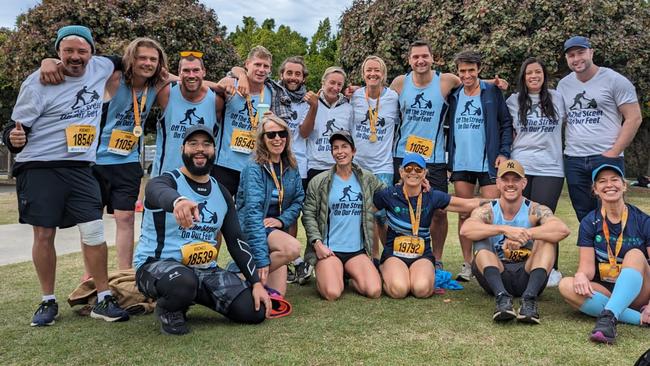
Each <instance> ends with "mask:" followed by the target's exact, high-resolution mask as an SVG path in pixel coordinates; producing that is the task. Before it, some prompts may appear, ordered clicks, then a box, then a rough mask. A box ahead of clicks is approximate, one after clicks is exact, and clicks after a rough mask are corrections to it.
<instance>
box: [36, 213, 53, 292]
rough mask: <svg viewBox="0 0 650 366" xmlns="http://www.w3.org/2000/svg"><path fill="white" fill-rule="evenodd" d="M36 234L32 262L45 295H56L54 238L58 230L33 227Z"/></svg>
mask: <svg viewBox="0 0 650 366" xmlns="http://www.w3.org/2000/svg"><path fill="white" fill-rule="evenodd" d="M32 229H33V232H34V243H33V245H32V260H33V261H34V268H35V269H36V275H37V276H38V282H39V283H40V284H41V292H42V293H43V295H51V294H54V282H55V279H56V249H55V247H54V238H55V236H56V228H49V227H41V226H32Z"/></svg>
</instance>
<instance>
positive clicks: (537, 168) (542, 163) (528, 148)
mask: <svg viewBox="0 0 650 366" xmlns="http://www.w3.org/2000/svg"><path fill="white" fill-rule="evenodd" d="M548 92H549V94H550V95H551V100H552V101H553V108H554V109H555V113H556V115H557V119H556V120H552V119H550V118H548V117H547V116H545V115H543V112H542V108H541V105H540V104H539V94H529V96H530V101H531V108H530V111H528V117H527V118H526V121H525V122H524V123H522V121H520V120H519V102H518V101H517V97H518V96H519V94H518V93H515V94H512V95H511V96H510V97H509V98H508V100H507V101H506V104H507V105H508V109H509V110H510V115H511V116H512V125H513V127H514V128H515V133H516V136H515V140H514V141H513V143H512V152H511V155H512V158H513V159H515V160H517V161H519V162H520V163H521V165H523V167H524V170H525V171H526V174H530V175H537V176H546V177H564V165H563V158H562V123H563V121H564V101H563V100H562V96H560V93H558V92H557V91H555V90H549V91H548Z"/></svg>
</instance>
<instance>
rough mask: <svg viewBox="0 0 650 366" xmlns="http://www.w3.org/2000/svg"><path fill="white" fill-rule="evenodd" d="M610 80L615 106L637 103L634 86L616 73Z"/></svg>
mask: <svg viewBox="0 0 650 366" xmlns="http://www.w3.org/2000/svg"><path fill="white" fill-rule="evenodd" d="M615 75H616V76H615V77H614V78H613V80H612V92H613V93H614V101H616V106H617V107H620V106H621V105H623V104H630V103H638V102H639V98H638V97H637V95H636V89H635V88H634V85H632V83H631V82H630V81H629V80H628V79H627V78H626V77H625V76H623V75H621V74H618V73H616V74H615Z"/></svg>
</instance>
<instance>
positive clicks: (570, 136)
mask: <svg viewBox="0 0 650 366" xmlns="http://www.w3.org/2000/svg"><path fill="white" fill-rule="evenodd" d="M564 54H565V57H566V60H567V64H568V66H569V69H571V71H573V72H572V73H571V74H569V75H567V76H565V77H564V78H563V79H562V80H560V82H559V83H558V86H557V91H558V92H560V94H561V95H562V98H563V99H564V104H565V106H566V113H567V125H566V137H565V139H566V140H565V145H566V147H565V150H564V170H565V175H566V180H567V185H568V187H569V196H570V197H571V204H572V205H573V209H574V210H575V211H576V216H577V217H578V220H582V218H583V217H585V216H586V215H587V214H588V213H589V212H590V211H592V210H594V209H595V208H596V207H597V201H596V198H595V197H594V196H593V195H592V194H591V185H592V182H591V172H592V171H593V170H594V169H595V168H596V167H598V166H600V165H601V164H612V165H616V166H618V167H620V168H621V170H623V169H624V160H623V151H624V150H625V148H626V147H627V146H628V145H629V144H630V143H631V142H632V140H633V139H634V135H636V132H637V130H638V129H639V126H640V125H641V109H640V107H639V101H638V99H637V95H636V90H635V89H634V86H633V85H632V83H631V82H630V81H629V80H628V79H627V78H625V77H624V76H623V75H621V74H619V73H617V72H616V71H614V70H611V69H609V68H606V67H599V66H596V65H595V64H594V63H593V55H594V50H593V49H592V48H591V43H590V42H589V39H587V38H586V37H582V36H575V37H571V38H569V39H568V40H567V41H566V42H564ZM623 122H625V123H623Z"/></svg>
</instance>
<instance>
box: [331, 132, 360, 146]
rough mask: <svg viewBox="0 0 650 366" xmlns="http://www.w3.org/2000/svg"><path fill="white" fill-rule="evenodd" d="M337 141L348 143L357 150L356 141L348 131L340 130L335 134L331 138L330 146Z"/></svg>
mask: <svg viewBox="0 0 650 366" xmlns="http://www.w3.org/2000/svg"><path fill="white" fill-rule="evenodd" d="M335 140H343V141H346V142H347V143H348V144H350V146H352V148H353V149H355V147H354V139H352V135H351V134H350V132H348V131H347V130H339V131H336V132H334V133H333V134H332V136H330V145H332V144H333V143H334V141H335Z"/></svg>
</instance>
